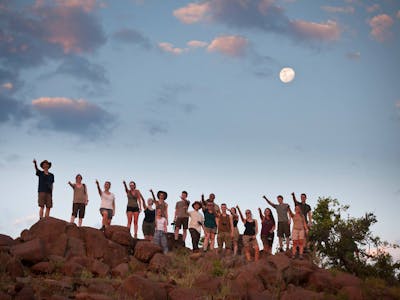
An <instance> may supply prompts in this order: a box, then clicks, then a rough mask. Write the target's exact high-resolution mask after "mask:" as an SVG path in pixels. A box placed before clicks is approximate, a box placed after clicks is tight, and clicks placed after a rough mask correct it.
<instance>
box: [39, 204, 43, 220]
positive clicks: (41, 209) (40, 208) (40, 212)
mask: <svg viewBox="0 0 400 300" xmlns="http://www.w3.org/2000/svg"><path fill="white" fill-rule="evenodd" d="M42 218H43V207H39V219H42Z"/></svg>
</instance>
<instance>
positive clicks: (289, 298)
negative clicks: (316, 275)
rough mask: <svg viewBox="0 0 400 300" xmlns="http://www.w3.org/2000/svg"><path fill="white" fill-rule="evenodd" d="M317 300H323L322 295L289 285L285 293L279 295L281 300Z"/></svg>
mask: <svg viewBox="0 0 400 300" xmlns="http://www.w3.org/2000/svg"><path fill="white" fill-rule="evenodd" d="M304 299H310V300H319V299H324V294H323V293H317V292H314V291H309V290H306V289H304V288H302V287H297V286H294V285H292V284H290V285H289V286H288V288H287V290H286V291H284V292H283V293H282V294H281V300H304Z"/></svg>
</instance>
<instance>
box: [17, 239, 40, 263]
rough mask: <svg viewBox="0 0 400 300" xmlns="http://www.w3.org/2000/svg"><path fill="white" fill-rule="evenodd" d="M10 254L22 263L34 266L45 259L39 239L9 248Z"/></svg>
mask: <svg viewBox="0 0 400 300" xmlns="http://www.w3.org/2000/svg"><path fill="white" fill-rule="evenodd" d="M11 253H12V254H13V255H14V256H16V257H18V258H20V259H21V260H22V262H25V263H28V264H34V263H37V262H40V261H42V260H43V258H44V257H45V248H44V245H43V242H42V241H41V240H40V239H39V238H35V239H33V240H30V241H28V242H25V243H21V244H17V245H14V246H12V247H11Z"/></svg>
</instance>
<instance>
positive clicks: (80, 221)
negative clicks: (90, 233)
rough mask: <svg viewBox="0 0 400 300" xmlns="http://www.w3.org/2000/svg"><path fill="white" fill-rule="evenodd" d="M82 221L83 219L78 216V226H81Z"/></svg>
mask: <svg viewBox="0 0 400 300" xmlns="http://www.w3.org/2000/svg"><path fill="white" fill-rule="evenodd" d="M82 221H83V219H82V218H79V220H78V226H79V227H82Z"/></svg>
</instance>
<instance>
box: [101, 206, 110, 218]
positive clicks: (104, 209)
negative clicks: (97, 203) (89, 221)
mask: <svg viewBox="0 0 400 300" xmlns="http://www.w3.org/2000/svg"><path fill="white" fill-rule="evenodd" d="M103 211H106V212H107V219H109V220H111V219H112V217H113V210H112V209H109V208H100V214H101V215H103Z"/></svg>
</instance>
